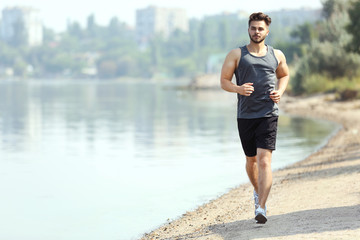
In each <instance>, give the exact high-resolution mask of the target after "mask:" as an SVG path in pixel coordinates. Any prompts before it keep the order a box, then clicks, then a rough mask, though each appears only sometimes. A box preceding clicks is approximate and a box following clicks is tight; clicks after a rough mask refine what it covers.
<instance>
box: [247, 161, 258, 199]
mask: <svg viewBox="0 0 360 240" xmlns="http://www.w3.org/2000/svg"><path fill="white" fill-rule="evenodd" d="M246 172H247V175H248V177H249V180H250V182H251V184H252V185H253V186H254V189H255V191H256V192H257V193H258V179H259V170H258V165H257V161H256V156H254V157H248V156H246Z"/></svg>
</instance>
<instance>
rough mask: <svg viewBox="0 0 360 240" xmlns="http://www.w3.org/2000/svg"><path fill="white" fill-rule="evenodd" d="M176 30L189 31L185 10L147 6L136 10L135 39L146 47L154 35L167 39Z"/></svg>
mask: <svg viewBox="0 0 360 240" xmlns="http://www.w3.org/2000/svg"><path fill="white" fill-rule="evenodd" d="M176 29H179V30H182V31H184V32H187V31H189V20H188V18H187V15H186V11H185V9H178V8H159V7H154V6H149V7H147V8H144V9H138V10H136V39H137V42H138V43H139V44H140V45H146V44H147V42H148V41H149V39H151V38H152V37H153V36H154V35H155V34H162V35H163V37H165V38H168V37H169V36H170V34H171V33H172V32H174V31H175V30H176Z"/></svg>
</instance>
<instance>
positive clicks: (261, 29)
mask: <svg viewBox="0 0 360 240" xmlns="http://www.w3.org/2000/svg"><path fill="white" fill-rule="evenodd" d="M248 32H249V37H250V40H251V41H252V42H254V43H261V42H262V41H264V40H265V38H266V36H267V35H268V34H269V28H268V26H267V25H266V23H265V21H251V23H250V26H249V29H248Z"/></svg>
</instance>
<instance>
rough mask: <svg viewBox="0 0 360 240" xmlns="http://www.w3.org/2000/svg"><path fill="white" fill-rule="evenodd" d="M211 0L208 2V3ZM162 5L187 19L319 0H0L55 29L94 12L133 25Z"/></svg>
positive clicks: (102, 21) (315, 4) (312, 4)
mask: <svg viewBox="0 0 360 240" xmlns="http://www.w3.org/2000/svg"><path fill="white" fill-rule="evenodd" d="M209 2H211V3H209ZM150 5H152V6H157V7H165V8H183V9H185V10H186V12H187V15H188V17H189V18H198V19H201V18H203V17H204V16H208V15H215V14H219V13H222V12H224V11H226V12H236V11H239V10H242V11H245V12H248V13H252V12H259V11H262V12H265V13H266V12H269V11H276V10H281V9H297V8H302V7H307V8H312V9H317V8H321V6H322V4H321V0H296V1H291V0H257V1H251V0H250V1H249V0H220V1H195V0H130V1H129V0H101V1H99V0H86V1H85V0H0V10H2V9H4V8H5V7H14V6H24V7H32V8H35V9H37V10H39V15H40V17H41V18H42V20H43V24H44V25H45V26H46V27H48V28H51V29H54V30H55V31H57V32H61V31H64V30H65V29H66V23H67V21H69V20H70V21H77V22H79V23H80V24H81V25H83V26H85V22H86V19H87V17H88V16H89V15H91V14H94V15H95V21H96V23H98V24H99V25H107V24H108V23H109V21H110V19H111V18H112V17H118V18H119V20H120V21H123V22H126V23H128V24H129V25H130V26H134V25H135V14H136V9H142V8H146V7H148V6H150Z"/></svg>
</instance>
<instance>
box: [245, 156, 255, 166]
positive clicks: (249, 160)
mask: <svg viewBox="0 0 360 240" xmlns="http://www.w3.org/2000/svg"><path fill="white" fill-rule="evenodd" d="M256 162H257V160H256V156H254V157H248V156H246V163H247V164H254V163H256Z"/></svg>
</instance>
